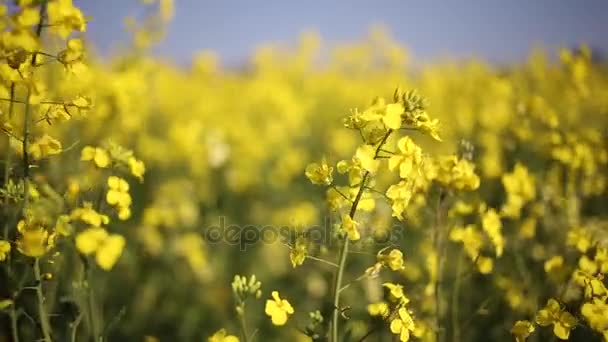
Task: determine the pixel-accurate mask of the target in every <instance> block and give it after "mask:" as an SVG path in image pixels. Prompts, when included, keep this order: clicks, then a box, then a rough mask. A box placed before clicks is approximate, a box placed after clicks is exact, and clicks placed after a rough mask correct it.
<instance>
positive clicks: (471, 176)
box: [436, 155, 480, 191]
mask: <svg viewBox="0 0 608 342" xmlns="http://www.w3.org/2000/svg"><path fill="white" fill-rule="evenodd" d="M436 164H437V165H436V166H437V176H436V180H437V181H438V182H439V183H441V184H443V185H444V186H447V187H451V188H454V189H456V190H462V191H473V190H476V189H477V188H478V187H479V182H480V180H479V176H478V175H477V174H475V165H473V163H471V162H470V161H468V160H466V159H460V158H458V157H457V156H454V155H449V156H441V157H439V158H437V160H436Z"/></svg>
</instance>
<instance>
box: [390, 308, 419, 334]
mask: <svg viewBox="0 0 608 342" xmlns="http://www.w3.org/2000/svg"><path fill="white" fill-rule="evenodd" d="M415 327H416V326H415V324H414V320H413V319H412V316H411V315H410V313H409V312H408V311H407V309H406V308H404V307H402V308H399V310H398V311H397V317H395V318H394V319H393V320H392V321H391V325H390V328H391V332H392V333H393V334H396V335H399V341H401V342H407V341H409V339H410V332H411V331H414V329H415Z"/></svg>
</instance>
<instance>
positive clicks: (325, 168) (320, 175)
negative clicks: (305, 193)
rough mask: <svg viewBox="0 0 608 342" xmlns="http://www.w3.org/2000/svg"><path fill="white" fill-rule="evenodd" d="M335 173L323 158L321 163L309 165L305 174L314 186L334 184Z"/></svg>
mask: <svg viewBox="0 0 608 342" xmlns="http://www.w3.org/2000/svg"><path fill="white" fill-rule="evenodd" d="M333 172H334V168H333V167H331V166H329V165H327V161H326V160H325V158H323V159H322V160H321V163H310V164H308V166H306V171H305V174H306V177H307V178H308V179H309V180H310V181H311V182H312V183H313V184H319V185H330V184H331V183H332V182H333V176H332V173H333Z"/></svg>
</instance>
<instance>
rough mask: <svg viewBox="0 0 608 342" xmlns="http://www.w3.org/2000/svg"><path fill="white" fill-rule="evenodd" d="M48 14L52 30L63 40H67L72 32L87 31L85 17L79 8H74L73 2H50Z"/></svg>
mask: <svg viewBox="0 0 608 342" xmlns="http://www.w3.org/2000/svg"><path fill="white" fill-rule="evenodd" d="M47 12H48V16H49V24H50V28H51V30H52V31H53V32H55V33H57V35H59V36H60V37H61V38H64V39H65V38H66V37H67V36H69V35H70V33H72V31H80V32H84V31H85V30H86V27H87V24H86V21H85V19H84V16H83V15H82V12H81V11H80V10H79V9H78V8H77V7H74V5H73V4H72V0H54V1H49V3H48V5H47Z"/></svg>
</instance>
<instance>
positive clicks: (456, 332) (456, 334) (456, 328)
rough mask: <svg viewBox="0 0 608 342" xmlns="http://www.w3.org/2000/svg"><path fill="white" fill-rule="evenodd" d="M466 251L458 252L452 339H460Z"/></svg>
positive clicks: (453, 298) (455, 340)
mask: <svg viewBox="0 0 608 342" xmlns="http://www.w3.org/2000/svg"><path fill="white" fill-rule="evenodd" d="M463 259H464V253H463V251H462V250H461V251H460V253H459V254H458V263H457V264H456V279H455V280H454V288H453V289H452V304H451V305H452V335H453V336H452V341H454V342H459V341H460V310H459V309H460V307H459V299H460V286H461V284H462V278H463V277H462V276H461V273H462V265H463V262H462V261H463Z"/></svg>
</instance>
